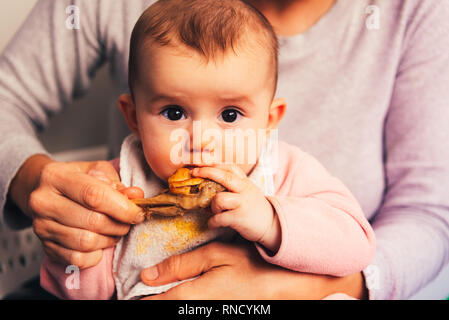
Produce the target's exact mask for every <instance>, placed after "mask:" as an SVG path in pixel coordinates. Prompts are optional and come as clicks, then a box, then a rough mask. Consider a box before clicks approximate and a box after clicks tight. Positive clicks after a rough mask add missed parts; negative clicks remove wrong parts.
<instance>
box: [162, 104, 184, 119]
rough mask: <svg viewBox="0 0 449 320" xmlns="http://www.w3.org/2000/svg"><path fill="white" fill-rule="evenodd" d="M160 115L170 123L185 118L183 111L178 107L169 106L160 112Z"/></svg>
mask: <svg viewBox="0 0 449 320" xmlns="http://www.w3.org/2000/svg"><path fill="white" fill-rule="evenodd" d="M161 114H162V115H163V116H164V117H165V118H167V119H168V120H171V121H178V120H181V119H182V118H185V114H184V110H182V108H181V107H180V106H169V107H166V108H165V109H164V110H162V112H161Z"/></svg>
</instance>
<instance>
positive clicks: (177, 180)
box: [132, 168, 225, 218]
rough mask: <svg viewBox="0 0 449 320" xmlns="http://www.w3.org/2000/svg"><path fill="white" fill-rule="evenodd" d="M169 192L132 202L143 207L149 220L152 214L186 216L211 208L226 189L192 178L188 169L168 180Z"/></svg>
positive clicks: (210, 182)
mask: <svg viewBox="0 0 449 320" xmlns="http://www.w3.org/2000/svg"><path fill="white" fill-rule="evenodd" d="M168 186H169V190H164V191H163V192H162V193H161V194H159V195H157V196H154V197H151V198H144V199H133V200H132V201H133V202H134V203H135V204H136V205H138V206H139V207H141V208H142V209H143V210H144V211H145V214H146V216H147V218H149V217H150V216H151V215H152V214H158V215H163V216H178V215H181V216H182V215H184V214H185V213H187V212H195V211H201V210H204V209H205V208H207V207H209V206H210V203H211V201H212V198H213V197H214V196H215V195H216V194H217V193H218V192H221V191H224V190H225V188H224V187H223V186H222V185H220V184H218V183H216V182H214V181H211V180H208V179H202V178H192V176H191V173H190V170H189V169H187V168H181V169H178V170H177V171H176V172H175V173H174V174H173V175H172V176H171V177H170V178H169V179H168Z"/></svg>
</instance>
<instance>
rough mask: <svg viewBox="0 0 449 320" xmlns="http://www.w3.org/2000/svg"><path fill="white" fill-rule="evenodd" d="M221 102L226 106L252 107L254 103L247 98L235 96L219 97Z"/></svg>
mask: <svg viewBox="0 0 449 320" xmlns="http://www.w3.org/2000/svg"><path fill="white" fill-rule="evenodd" d="M219 99H220V101H221V102H222V103H224V104H229V105H233V104H242V103H243V104H245V105H248V106H252V105H253V104H254V103H253V101H252V100H251V99H250V98H249V97H247V96H243V95H242V96H235V97H219Z"/></svg>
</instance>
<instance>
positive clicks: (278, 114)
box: [267, 98, 287, 130]
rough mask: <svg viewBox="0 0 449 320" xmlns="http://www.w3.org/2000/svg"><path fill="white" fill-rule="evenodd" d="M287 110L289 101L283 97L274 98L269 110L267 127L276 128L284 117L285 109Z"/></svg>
mask: <svg viewBox="0 0 449 320" xmlns="http://www.w3.org/2000/svg"><path fill="white" fill-rule="evenodd" d="M286 110H287V103H286V102H285V100H284V99H282V98H276V99H274V100H273V102H272V103H271V106H270V111H269V112H268V124H267V129H270V130H271V129H275V128H276V127H277V126H278V124H279V122H280V121H281V119H282V117H284V114H285V111H286Z"/></svg>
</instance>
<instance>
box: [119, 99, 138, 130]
mask: <svg viewBox="0 0 449 320" xmlns="http://www.w3.org/2000/svg"><path fill="white" fill-rule="evenodd" d="M118 108H119V109H120V111H121V112H122V114H123V117H125V121H126V123H127V124H128V127H129V128H130V129H131V130H132V132H134V133H135V134H136V135H137V137H138V138H139V139H140V135H139V127H138V125H137V115H136V106H135V104H134V100H133V98H132V97H131V95H129V94H122V95H120V97H118Z"/></svg>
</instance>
